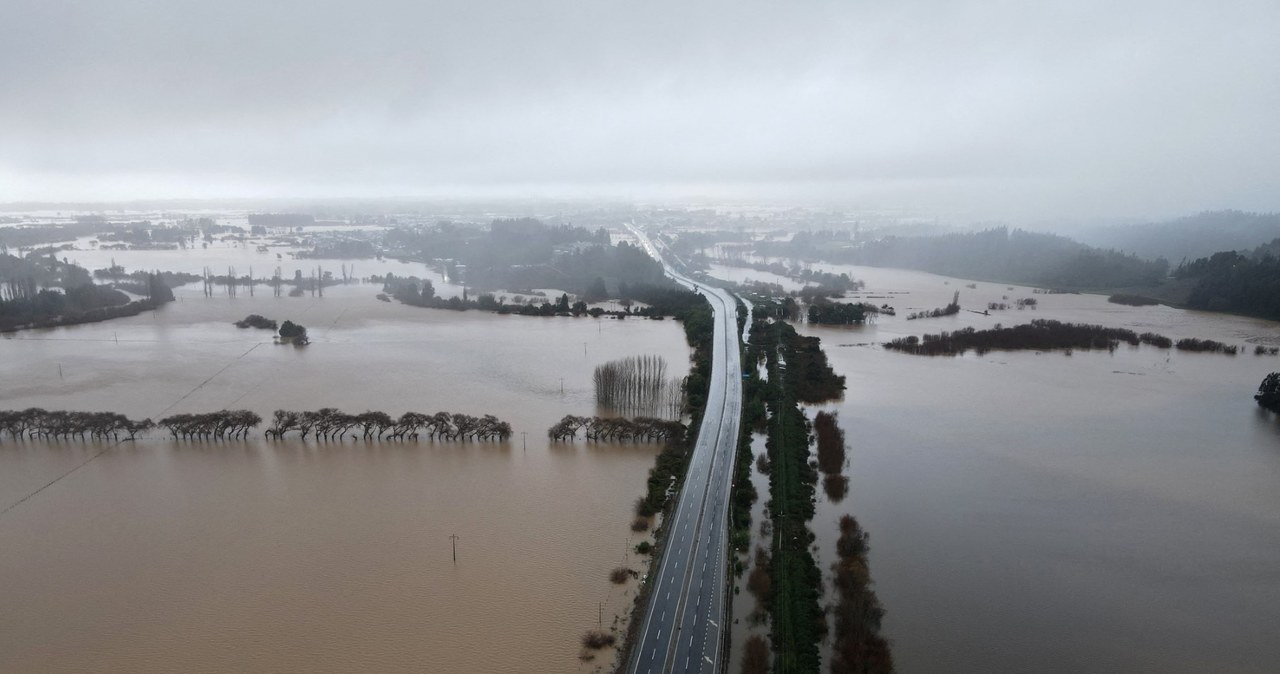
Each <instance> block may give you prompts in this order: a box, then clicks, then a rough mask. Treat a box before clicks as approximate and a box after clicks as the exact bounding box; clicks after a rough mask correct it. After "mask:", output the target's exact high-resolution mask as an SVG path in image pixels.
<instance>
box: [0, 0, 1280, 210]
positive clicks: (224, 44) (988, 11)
mask: <svg viewBox="0 0 1280 674" xmlns="http://www.w3.org/2000/svg"><path fill="white" fill-rule="evenodd" d="M1277 33H1280V5H1277V4H1276V3H1274V2H1271V1H1270V0H1228V1H1226V2H1201V1H1186V2H1176V3H1168V2H1156V1H1155V0H1124V1H1121V2H1102V1H1100V0H1087V1H1084V2H1052V3H1023V2H976V1H969V2H936V1H929V0H911V1H908V2H895V3H871V2H856V3H850V2H804V3H786V4H777V3H766V2H755V1H747V2H741V1H739V2H727V1H723V2H722V1H709V2H699V3H684V2H680V3H677V2H666V1H659V2H648V3H639V4H637V3H623V4H618V3H581V2H570V1H567V0H552V1H548V2H515V1H504V2H488V3H456V2H441V1H428V2H408V1H404V0H374V1H372V2H364V3H358V4H351V3H338V2H327V1H320V2H273V3H259V2H248V1H247V0H231V1H229V2H219V3H197V2H122V1H111V2H100V3H72V2H46V1H43V0H41V1H35V0H13V1H11V2H6V3H4V5H3V7H0V66H3V67H0V99H3V100H4V101H5V102H6V104H5V105H4V106H0V148H3V152H0V202H3V201H29V200H120V199H132V198H164V197H237V196H250V197H331V196H352V197H386V196H416V197H432V196H436V197H497V196H557V197H565V196H590V197H601V196H606V197H624V198H626V197H631V198H640V199H652V198H670V199H689V198H699V197H713V198H750V199H776V200H787V199H801V200H807V201H810V202H816V203H832V204H852V205H856V206H867V207H912V208H930V209H936V210H938V211H943V212H953V213H958V214H965V215H971V216H975V217H1012V218H1023V217H1032V218H1034V217H1055V218H1056V217H1065V216H1091V215H1104V216H1147V217H1156V216H1162V215H1174V214H1183V213H1186V212H1191V211H1196V210H1200V209H1208V208H1224V207H1235V208H1242V209H1251V210H1275V209H1277V208H1280V202H1278V201H1277V199H1278V198H1280V197H1277V196H1276V192H1275V190H1274V189H1273V188H1274V185H1275V179H1276V176H1277V175H1278V174H1280V165H1278V162H1280V159H1277V158H1278V157H1280V126H1278V125H1276V124H1275V123H1274V121H1273V120H1272V117H1273V111H1274V109H1275V106H1276V103H1277V95H1278V94H1280V70H1277V69H1276V68H1275V67H1274V64H1275V63H1277V62H1280V41H1277V40H1275V39H1274V36H1275V35H1276V34H1277Z"/></svg>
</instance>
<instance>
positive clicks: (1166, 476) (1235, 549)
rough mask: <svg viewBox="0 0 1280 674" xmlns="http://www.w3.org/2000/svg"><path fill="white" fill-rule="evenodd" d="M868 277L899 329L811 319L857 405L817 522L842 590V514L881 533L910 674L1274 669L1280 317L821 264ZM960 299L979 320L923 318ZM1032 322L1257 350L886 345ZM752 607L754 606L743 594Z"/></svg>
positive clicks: (877, 538)
mask: <svg viewBox="0 0 1280 674" xmlns="http://www.w3.org/2000/svg"><path fill="white" fill-rule="evenodd" d="M820 267H821V268H823V269H825V270H827V271H834V272H842V271H847V272H849V273H850V275H851V276H853V277H855V278H859V279H864V280H866V281H867V288H866V290H865V291H864V292H863V293H861V294H860V297H861V298H864V299H865V301H868V302H874V303H876V304H877V305H879V304H882V303H888V304H891V305H893V306H895V308H896V309H897V311H898V316H896V317H888V316H882V317H880V318H879V319H878V320H876V321H875V322H873V323H871V324H868V325H866V326H860V327H850V328H839V327H824V326H816V325H806V326H803V327H802V328H800V329H801V330H802V332H804V333H806V334H812V335H817V336H819V337H821V338H822V340H823V347H824V350H826V352H827V353H828V355H829V356H830V358H831V361H832V365H833V367H835V369H836V371H837V372H838V373H840V374H843V375H845V376H846V377H847V378H848V381H847V390H846V392H845V396H844V399H843V400H842V401H839V402H836V403H832V404H829V405H826V406H823V407H821V408H819V409H829V410H833V411H838V412H839V418H840V423H841V425H842V427H843V428H844V429H845V433H846V436H847V440H848V446H849V453H848V456H849V460H848V466H847V468H846V475H848V476H849V478H850V487H849V494H848V496H847V497H845V498H844V499H843V500H842V501H841V502H840V503H832V502H830V501H829V500H828V499H827V498H826V497H825V496H824V495H822V492H821V490H819V496H818V499H819V503H818V512H817V515H816V516H815V518H814V520H813V523H812V528H813V530H814V531H815V533H816V534H817V536H818V548H819V555H818V557H819V560H818V563H819V567H820V568H821V569H822V570H823V571H824V573H826V574H828V578H829V577H830V566H831V563H832V562H833V561H834V544H835V539H836V537H837V535H838V530H837V520H838V518H839V517H840V515H842V514H844V513H852V514H854V515H855V516H856V517H857V518H858V519H859V520H860V522H861V523H862V525H863V527H864V528H865V529H866V530H867V531H868V532H870V534H871V553H870V563H871V576H872V579H873V580H874V581H875V589H876V592H877V594H878V595H879V597H880V599H881V601H882V603H883V604H884V605H885V607H886V609H887V610H888V615H887V616H886V619H885V623H884V627H885V634H886V636H887V637H888V638H889V639H891V640H892V642H893V651H894V658H895V660H896V662H897V664H898V670H899V671H901V672H905V673H908V674H910V673H915V672H937V671H987V672H1026V671H1037V672H1064V673H1065V672H1077V671H1098V672H1134V671H1153V672H1154V671H1159V672H1203V671H1233V672H1267V671H1271V670H1273V669H1274V666H1275V663H1276V662H1277V661H1280V647H1278V646H1277V645H1276V642H1275V640H1274V639H1273V638H1272V637H1271V634H1272V632H1274V629H1275V626H1276V624H1277V613H1276V609H1275V606H1276V604H1277V602H1280V562H1278V561H1277V560H1276V556H1275V551H1276V550H1278V549H1280V490H1277V489H1276V485H1277V484H1280V423H1277V420H1276V419H1275V418H1273V417H1272V416H1271V415H1268V414H1265V413H1262V412H1260V411H1259V410H1258V408H1257V406H1256V405H1255V404H1254V402H1253V399H1252V395H1253V393H1254V392H1255V390H1256V389H1257V386H1258V383H1259V381H1261V379H1262V378H1263V376H1265V375H1266V374H1267V373H1268V372H1271V371H1276V370H1280V358H1277V357H1274V356H1255V355H1253V345H1255V344H1265V345H1275V344H1280V325H1278V324H1276V323H1273V322H1268V321H1260V320H1254V319H1248V318H1240V317H1233V316H1226V315H1221V314H1206V313H1198V312H1188V311H1183V310H1179V309H1172V308H1169V307H1163V306H1153V307H1126V306H1120V305H1115V304H1110V303H1108V302H1107V301H1106V298H1105V297H1103V296H1098V295H1072V294H1060V295H1044V294H1033V293H1032V291H1031V289H1030V288H1024V287H1014V286H1008V285H1005V284H994V283H981V282H978V283H974V284H973V286H974V287H972V288H970V287H968V284H969V282H968V281H961V280H957V279H947V278H944V277H939V276H934V275H931V274H924V273H919V272H911V271H902V270H892V269H875V268H864V267H838V266H832V265H820ZM957 290H958V291H960V304H961V306H962V307H965V308H973V309H977V310H984V309H986V306H987V304H988V302H1001V301H1002V298H1005V297H1007V298H1009V302H1010V304H1012V300H1013V299H1016V298H1035V299H1037V300H1038V308H1036V309H1026V310H1022V311H1019V310H1016V309H1010V310H1006V311H998V312H997V311H992V312H990V315H989V316H984V315H980V314H977V313H973V312H970V311H962V312H961V313H960V314H958V315H956V316H951V317H943V318H936V319H921V320H915V321H907V320H905V318H904V317H905V315H906V314H907V313H909V312H912V311H919V310H928V309H932V308H935V307H941V306H944V305H945V304H947V303H948V302H950V301H951V298H952V295H953V293H954V292H955V291H957ZM1034 318H1053V319H1058V320H1066V321H1075V322H1085V323H1098V324H1103V325H1107V326H1114V327H1127V328H1131V329H1133V330H1136V331H1139V332H1145V331H1154V332H1157V333H1160V334H1164V335H1166V336H1168V337H1171V338H1173V339H1174V340H1177V339H1179V338H1183V337H1198V338H1208V339H1216V340H1221V341H1224V342H1227V343H1232V344H1238V345H1241V346H1245V347H1246V350H1245V351H1244V352H1242V354H1241V355H1237V356H1226V355H1221V354H1207V353H1205V354H1201V353H1188V352H1183V351H1176V350H1166V349H1157V348H1154V347H1151V346H1145V345H1144V346H1142V347H1129V346H1127V345H1121V347H1120V348H1119V349H1117V350H1116V351H1115V352H1114V353H1108V352H1106V351H1100V352H1099V351H1093V352H1087V351H1078V350H1077V351H1075V352H1074V353H1072V354H1069V355H1068V354H1066V353H1064V352H1050V353H1037V352H1033V351H1026V352H1013V353H1011V352H1000V351H993V352H991V353H988V354H985V355H981V356H979V355H976V354H973V353H970V354H968V355H965V356H961V357H955V358H951V357H933V358H930V357H920V356H909V355H904V354H900V353H895V352H890V351H886V350H884V349H882V348H880V347H879V346H878V344H879V343H881V342H885V341H888V340H890V339H892V338H895V337H899V336H905V335H910V334H915V335H920V334H922V333H925V332H930V333H937V332H940V331H943V330H955V329H957V328H961V327H965V326H970V325H972V326H974V327H977V328H979V329H981V328H986V327H992V326H994V325H995V324H996V323H1003V324H1004V325H1015V324H1019V323H1023V322H1027V321H1030V320H1032V319H1034ZM744 594H745V592H744Z"/></svg>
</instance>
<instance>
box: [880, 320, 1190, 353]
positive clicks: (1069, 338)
mask: <svg viewBox="0 0 1280 674" xmlns="http://www.w3.org/2000/svg"><path fill="white" fill-rule="evenodd" d="M1168 341H1169V340H1168V338H1166V337H1162V336H1160V335H1156V334H1153V333H1144V334H1142V335H1139V334H1138V333H1136V332H1134V331H1133V330H1126V329H1124V328H1107V327H1103V326H1101V325H1086V324H1082V323H1063V322H1061V321H1054V320H1048V319H1039V320H1034V321H1031V322H1030V323H1027V324H1024V325H1016V326H1013V327H1009V328H1006V327H1002V326H1000V325H996V327H994V328H992V329H990V330H977V329H974V328H972V327H969V328H963V329H960V330H955V331H952V332H943V333H940V334H936V335H924V336H923V337H916V336H915V335H911V336H908V337H899V338H898V339H895V340H893V341H891V342H887V343H885V345H884V347H885V348H886V349H891V350H894V351H902V352H903V353H910V354H915V355H921V356H957V355H960V354H963V353H965V352H966V351H968V350H970V349H972V350H974V351H976V352H978V353H979V354H983V353H986V352H988V351H993V350H1001V351H1017V350H1022V349H1035V350H1039V351H1047V350H1051V349H1084V350H1088V349H1107V350H1112V349H1115V348H1116V347H1117V346H1119V344H1120V343H1121V342H1125V343H1128V344H1131V345H1134V346H1137V345H1138V344H1141V343H1144V342H1145V343H1149V344H1155V345H1159V344H1164V343H1166V342H1168Z"/></svg>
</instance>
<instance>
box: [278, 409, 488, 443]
mask: <svg viewBox="0 0 1280 674" xmlns="http://www.w3.org/2000/svg"><path fill="white" fill-rule="evenodd" d="M290 432H296V433H298V435H299V436H301V437H304V438H305V437H307V435H314V437H316V438H318V439H323V440H334V439H340V438H342V437H344V436H346V435H347V434H350V435H351V437H362V438H364V439H366V440H370V439H375V438H376V439H382V438H388V439H393V440H417V439H418V438H419V437H420V436H421V435H426V436H427V437H430V438H438V439H442V440H506V439H507V438H509V437H511V424H509V423H507V422H505V421H501V420H499V419H498V418H497V417H495V416H493V415H492V414H486V415H484V416H482V417H473V416H471V415H469V414H450V413H448V412H437V413H436V414H419V413H417V412H405V413H404V414H402V415H400V418H399V419H395V418H392V417H391V415H389V414H387V413H386V412H364V413H362V414H347V413H345V412H342V411H341V410H337V409H334V408H332V407H326V408H323V409H320V410H316V411H314V412H291V411H288V410H276V413H275V416H274V417H273V419H272V421H271V427H270V428H268V429H267V431H266V435H267V437H269V438H280V437H283V436H284V435H285V434H286V433H290Z"/></svg>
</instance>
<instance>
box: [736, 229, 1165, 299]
mask: <svg viewBox="0 0 1280 674" xmlns="http://www.w3.org/2000/svg"><path fill="white" fill-rule="evenodd" d="M757 252H758V253H760V254H761V255H779V256H785V257H795V258H800V259H809V260H825V261H828V262H838V263H847V264H860V265H869V266H874V267H901V268H904V269H919V270H922V271H928V272H933V273H935V274H944V275H946V276H955V277H958V278H966V279H975V280H985V281H1001V282H1006V283H1026V284H1030V285H1038V286H1044V287H1050V288H1062V289H1071V290H1093V289H1102V288H1120V287H1142V286H1153V285H1157V284H1159V283H1161V282H1162V281H1163V280H1164V279H1165V277H1166V276H1167V274H1168V268H1169V266H1168V264H1167V263H1165V262H1163V261H1155V262H1152V261H1148V260H1142V259H1139V258H1137V257H1134V256H1133V255H1125V254H1122V253H1119V252H1116V251H1112V250H1100V249H1098V248H1093V247H1090V246H1086V245H1084V244H1082V243H1079V242H1077V241H1072V240H1071V239H1068V238H1065V237H1061V236H1056V235H1053V234H1042V233H1037V232H1027V231H1023V230H1019V229H1015V230H1009V229H1007V228H1005V227H996V228H993V229H989V230H986V231H982V232H975V233H964V234H943V235H939V236H921V237H885V238H883V239H879V240H877V241H853V240H852V239H851V238H850V236H849V235H848V233H845V232H800V233H798V234H796V235H795V237H794V238H792V240H791V241H787V242H761V243H759V244H757Z"/></svg>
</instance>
